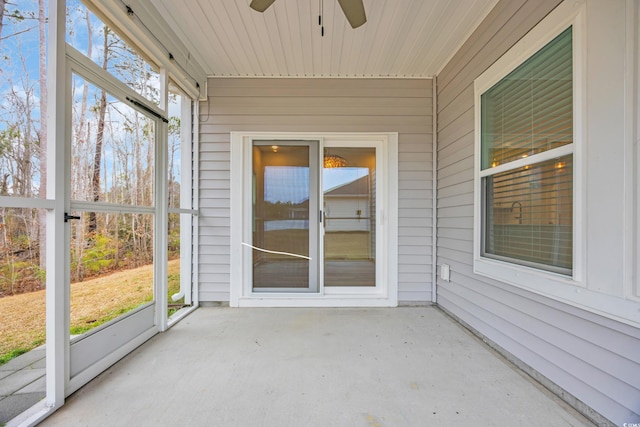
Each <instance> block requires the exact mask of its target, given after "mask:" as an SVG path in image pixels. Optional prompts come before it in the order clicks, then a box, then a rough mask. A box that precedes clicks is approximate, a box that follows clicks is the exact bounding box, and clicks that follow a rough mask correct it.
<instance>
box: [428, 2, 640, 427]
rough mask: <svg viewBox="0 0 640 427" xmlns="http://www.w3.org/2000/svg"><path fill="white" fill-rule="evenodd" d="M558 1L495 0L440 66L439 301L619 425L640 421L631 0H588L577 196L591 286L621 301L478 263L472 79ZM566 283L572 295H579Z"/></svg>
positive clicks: (523, 364) (544, 378) (560, 390)
mask: <svg viewBox="0 0 640 427" xmlns="http://www.w3.org/2000/svg"><path fill="white" fill-rule="evenodd" d="M559 3H560V2H559V1H557V0H545V1H527V0H517V1H513V0H512V1H504V0H503V1H500V2H498V4H497V5H496V7H495V8H494V9H493V10H492V12H491V13H490V14H489V15H488V16H487V18H486V19H485V20H484V22H483V23H482V24H481V25H480V26H479V27H478V29H477V30H476V31H475V32H474V33H473V34H472V36H471V37H470V39H469V40H467V42H466V43H465V44H464V45H463V46H462V48H461V49H460V50H459V51H458V52H457V53H456V55H455V56H454V57H453V58H452V60H451V61H450V62H449V63H448V65H447V66H445V68H444V69H443V70H442V72H441V73H440V74H439V75H438V77H437V87H438V94H437V99H438V127H437V129H438V149H437V156H438V158H437V160H438V171H437V172H438V174H437V175H438V181H437V186H438V193H437V195H438V202H437V203H438V212H437V217H438V221H437V225H438V227H437V254H438V256H437V264H438V265H442V264H447V265H449V266H450V268H451V270H450V271H451V274H450V281H444V280H441V279H438V282H437V284H438V288H437V289H438V291H437V293H438V304H439V306H440V307H442V308H443V309H444V310H445V311H447V312H449V313H451V314H452V315H454V316H455V317H456V318H458V319H460V320H461V321H462V322H463V323H465V324H466V325H468V326H470V327H471V328H472V329H473V330H475V331H476V332H477V333H478V334H480V335H481V336H482V337H483V338H484V339H486V340H487V341H488V342H490V343H492V345H493V346H494V347H495V348H497V349H498V350H499V351H501V352H503V353H504V354H507V355H508V356H509V357H512V356H513V357H515V362H516V363H517V364H518V365H519V366H521V367H523V368H524V369H525V370H526V371H527V372H529V373H530V374H532V375H533V376H534V377H536V378H538V379H540V380H541V381H542V382H543V383H544V384H546V385H547V386H549V387H550V388H552V389H553V390H555V391H556V392H557V393H559V394H561V395H563V396H565V398H567V399H568V401H570V402H571V403H572V404H574V405H575V406H577V407H578V408H579V409H580V410H581V411H582V412H583V413H585V414H587V415H588V416H592V417H593V418H594V419H596V420H599V421H602V422H603V423H604V422H605V419H608V420H610V421H611V422H613V423H615V424H617V425H622V424H623V423H624V422H638V420H640V413H639V408H638V405H637V402H638V397H639V396H640V362H638V360H639V359H638V357H637V355H638V351H639V349H640V329H638V326H637V322H635V321H634V320H631V321H629V320H624V319H623V316H622V315H623V314H624V316H627V318H628V319H631V317H632V316H633V313H634V312H637V311H638V306H637V303H636V304H635V305H634V304H633V303H632V302H631V301H630V300H628V299H624V292H623V283H624V282H623V271H624V266H623V254H622V248H623V244H622V242H623V239H624V231H623V224H624V221H623V218H622V214H623V212H624V209H623V208H622V206H623V203H624V198H623V197H622V193H623V188H624V185H623V183H624V178H623V177H624V174H625V173H630V171H628V170H627V171H626V172H625V170H624V168H623V164H624V161H623V158H624V150H623V147H624V144H623V142H624V137H623V136H621V135H622V129H624V124H623V118H624V113H623V110H622V107H621V105H623V104H622V103H621V100H622V99H624V87H625V86H624V83H623V82H624V74H623V71H624V66H622V65H621V61H624V55H623V54H624V52H625V47H624V46H623V45H620V43H622V44H624V33H625V28H624V26H625V19H624V16H625V2H622V1H621V2H603V1H598V0H587V13H586V16H587V18H586V27H587V28H586V31H587V37H586V39H587V41H588V42H589V43H593V44H590V45H589V46H588V50H589V53H590V55H591V56H590V57H588V58H587V65H588V68H587V69H588V70H589V73H590V74H589V75H588V76H587V84H586V86H587V87H588V88H589V92H588V93H587V96H586V99H587V100H588V101H587V102H588V104H587V119H586V123H587V124H586V127H587V132H588V138H587V139H586V143H587V144H588V146H587V148H586V152H585V156H587V157H586V158H585V160H586V164H587V165H589V168H588V169H587V170H585V171H584V174H585V175H586V178H585V179H584V180H585V181H586V185H585V188H586V190H585V191H586V193H587V194H586V195H585V197H586V198H587V200H588V202H586V203H585V204H584V205H582V206H578V207H577V209H582V210H583V211H584V212H583V213H584V214H585V215H586V217H587V221H588V224H589V226H588V227H587V236H586V237H585V239H586V242H585V244H588V247H587V248H586V251H587V255H586V259H587V261H586V263H585V271H586V272H585V275H586V277H587V279H588V280H587V282H586V289H584V290H582V295H584V294H585V293H593V295H598V297H599V299H600V301H601V302H603V304H604V301H613V302H612V303H611V305H609V309H610V311H609V314H608V316H604V315H600V314H597V313H595V312H594V310H586V309H584V308H581V307H579V306H577V305H571V304H567V303H565V302H562V301H561V300H560V299H552V298H549V297H546V296H543V295H542V294H540V293H534V292H530V291H527V290H525V289H523V288H519V287H516V286H513V285H511V284H508V283H505V282H502V281H497V280H492V279H489V278H486V277H483V276H480V275H478V274H475V273H474V271H473V261H474V235H473V226H474V165H475V161H476V159H475V157H474V131H475V129H474V87H473V81H474V80H475V79H476V78H477V77H478V76H480V75H481V74H482V73H483V72H484V71H485V70H486V69H488V68H489V67H490V66H491V65H492V64H493V63H494V62H496V61H497V60H498V59H499V58H500V57H501V56H502V55H503V54H504V53H505V52H507V50H509V49H510V48H511V47H512V46H513V45H515V44H516V43H517V42H518V40H520V39H522V38H523V37H524V36H525V34H527V33H528V32H529V31H530V30H531V29H532V28H533V27H534V26H535V25H536V24H538V22H540V21H541V20H543V19H544V18H545V16H547V15H548V14H549V13H550V12H551V11H552V10H553V9H554V8H555V7H556V6H557V5H558V4H559ZM621 34H622V36H621ZM605 82H606V84H605ZM578 84H579V83H578ZM605 183H606V184H605ZM583 185H584V183H583ZM566 287H567V288H569V289H570V290H571V293H569V292H567V296H568V297H571V298H575V296H576V295H580V294H579V293H578V292H576V291H575V290H574V289H575V287H571V286H566ZM610 296H611V298H613V299H609V297H610ZM598 297H594V299H598ZM634 307H635V309H634ZM616 310H617V314H618V315H619V316H620V318H617V317H616V316H615V314H614V313H613V312H614V311H616ZM619 320H622V321H619ZM572 396H573V397H575V399H574V398H573V397H572ZM585 405H586V406H585ZM630 420H633V421H630Z"/></svg>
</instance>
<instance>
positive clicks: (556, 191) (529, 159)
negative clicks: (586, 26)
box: [480, 27, 573, 275]
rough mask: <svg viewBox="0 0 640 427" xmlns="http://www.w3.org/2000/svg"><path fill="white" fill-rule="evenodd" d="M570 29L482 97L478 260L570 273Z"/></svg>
mask: <svg viewBox="0 0 640 427" xmlns="http://www.w3.org/2000/svg"><path fill="white" fill-rule="evenodd" d="M572 45H573V43H572V28H571V27H569V28H568V29H567V30H565V31H564V32H562V33H561V34H560V35H559V36H557V37H556V38H555V39H553V40H552V41H551V42H549V43H548V44H547V45H545V46H544V47H543V48H542V49H540V50H539V51H538V52H536V53H535V54H534V55H532V56H531V57H529V59H527V60H526V61H525V62H523V63H522V64H521V65H519V66H518V67H517V68H516V69H515V70H513V71H512V72H511V73H509V74H508V75H507V76H506V77H504V78H502V79H501V80H499V81H498V82H497V83H496V84H494V85H493V86H491V87H490V88H489V89H488V90H486V91H485V92H484V93H482V94H481V96H480V104H481V105H480V119H481V122H480V126H481V129H480V144H481V146H480V153H481V156H480V157H481V158H480V165H481V167H480V170H481V171H480V179H481V180H482V182H481V190H482V193H481V198H482V210H481V212H482V219H481V227H482V243H481V252H482V256H485V257H488V258H494V259H499V260H504V261H509V262H513V263H516V264H521V265H526V266H529V267H534V268H540V269H544V270H548V271H552V272H556V273H561V274H566V275H571V273H572V265H573V48H572Z"/></svg>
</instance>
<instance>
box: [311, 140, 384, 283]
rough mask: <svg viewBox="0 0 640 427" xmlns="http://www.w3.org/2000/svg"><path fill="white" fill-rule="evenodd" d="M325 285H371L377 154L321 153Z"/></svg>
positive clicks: (361, 150) (370, 150) (358, 150)
mask: <svg viewBox="0 0 640 427" xmlns="http://www.w3.org/2000/svg"><path fill="white" fill-rule="evenodd" d="M322 182H323V204H324V208H323V211H324V219H323V223H324V285H325V286H359V287H365V286H375V285H376V274H375V273H376V214H375V213H376V197H375V194H376V149H375V148H374V147H349V148H343V147H331V148H325V149H324V161H323V170H322Z"/></svg>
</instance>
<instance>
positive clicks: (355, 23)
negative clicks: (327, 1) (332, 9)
mask: <svg viewBox="0 0 640 427" xmlns="http://www.w3.org/2000/svg"><path fill="white" fill-rule="evenodd" d="M338 3H340V7H341V8H342V11H343V12H344V16H346V17H347V21H349V24H351V28H358V27H359V26H360V25H362V24H364V23H365V22H367V15H366V14H365V13H364V4H362V0H338Z"/></svg>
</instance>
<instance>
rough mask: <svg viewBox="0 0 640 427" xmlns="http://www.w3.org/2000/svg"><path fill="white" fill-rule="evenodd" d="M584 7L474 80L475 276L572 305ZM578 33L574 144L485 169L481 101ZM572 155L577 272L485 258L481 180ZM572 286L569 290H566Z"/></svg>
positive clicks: (580, 270)
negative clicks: (569, 32)
mask: <svg viewBox="0 0 640 427" xmlns="http://www.w3.org/2000/svg"><path fill="white" fill-rule="evenodd" d="M584 9H585V5H584V2H577V3H576V2H564V3H562V4H561V5H559V6H558V7H557V8H556V9H555V10H554V11H553V12H552V13H550V14H549V15H548V16H547V17H546V18H545V19H544V20H543V21H541V22H540V23H539V24H538V25H537V26H536V27H535V28H534V29H532V30H531V31H530V32H529V33H527V35H525V36H524V37H523V38H522V39H521V40H520V41H518V43H516V44H515V45H514V46H513V47H512V48H511V49H510V50H509V51H507V52H506V53H505V54H504V55H503V56H502V57H500V59H498V60H497V61H496V62H495V63H494V64H493V65H492V66H491V67H489V68H488V69H487V70H486V71H485V72H484V73H482V75H480V77H478V78H477V79H476V80H475V81H474V97H475V117H474V118H475V126H474V128H475V167H474V261H473V271H474V273H476V274H479V275H482V276H486V277H489V278H491V279H496V280H499V281H501V282H506V283H509V284H511V285H514V286H517V287H521V288H525V289H528V290H533V291H535V292H538V293H541V294H544V295H548V296H552V297H554V298H561V299H563V300H568V301H571V300H572V297H571V295H570V293H574V292H575V288H576V287H579V288H585V287H586V278H585V276H584V263H585V261H584V256H585V251H584V246H585V243H586V242H585V241H584V238H583V236H584V235H585V221H584V218H583V215H584V212H585V211H586V204H585V198H584V197H583V194H584V187H585V176H584V173H583V141H584V135H585V125H584V117H585V109H586V103H585V100H584V93H585V92H586V90H585V89H586V88H585V78H584V75H585V54H584V46H585V40H584V28H585V23H584V20H585V13H584ZM569 27H572V28H573V143H572V144H569V145H566V146H562V147H559V148H556V149H553V150H549V151H546V152H543V153H541V154H538V155H535V156H530V157H528V158H523V159H519V160H515V161H512V162H509V163H507V164H504V165H500V166H497V167H495V168H491V169H490V170H485V171H482V170H481V164H480V159H481V148H482V147H481V96H482V94H484V93H485V92H486V91H487V90H489V89H490V88H491V87H493V86H494V85H495V84H496V83H498V82H499V81H501V80H502V79H503V78H504V77H505V76H507V75H508V74H509V73H510V72H512V71H513V70H514V69H516V68H517V67H518V66H519V65H521V64H522V63H523V62H525V61H526V60H527V59H529V58H530V57H531V56H532V55H534V54H535V53H536V52H537V51H539V50H540V49H541V48H543V47H544V46H546V45H547V44H548V43H549V42H551V41H552V40H553V39H554V38H555V37H557V36H558V35H560V34H561V33H562V32H563V31H564V30H566V29H567V28H569ZM568 154H573V267H572V272H571V275H563V274H559V273H553V272H550V271H547V270H542V269H537V268H533V267H527V266H523V265H520V264H516V263H513V262H508V261H503V260H497V259H494V258H489V257H484V256H482V244H483V238H482V232H483V221H482V217H483V214H482V206H483V200H482V178H483V177H485V176H489V175H494V174H496V173H500V172H505V171H507V170H512V169H516V168H520V167H524V166H527V165H530V164H533V163H535V164H538V163H540V162H542V161H545V160H550V159H554V158H557V157H560V156H564V155H568ZM567 285H569V286H567Z"/></svg>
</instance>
